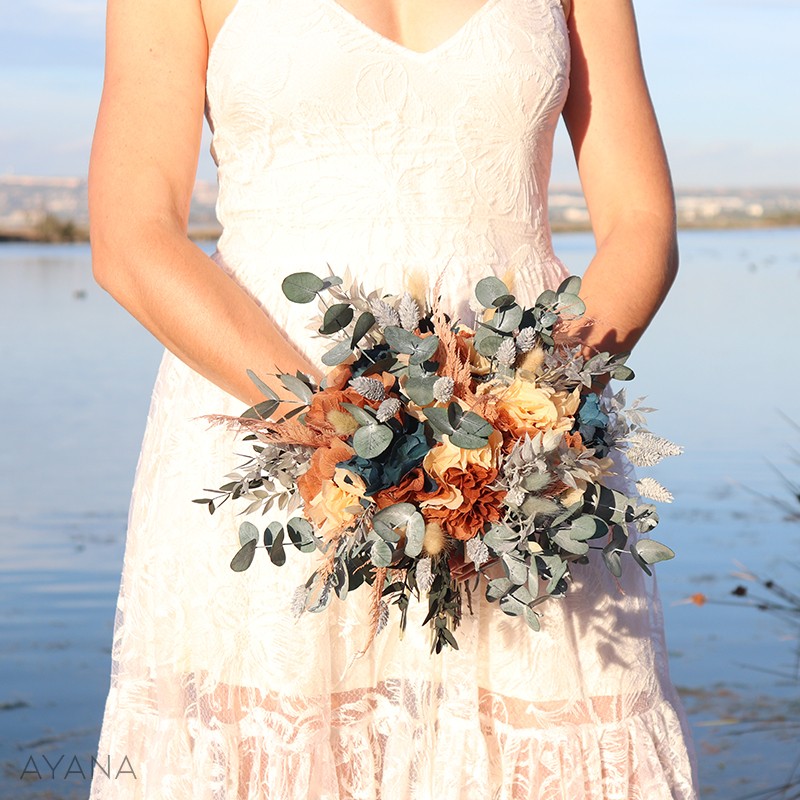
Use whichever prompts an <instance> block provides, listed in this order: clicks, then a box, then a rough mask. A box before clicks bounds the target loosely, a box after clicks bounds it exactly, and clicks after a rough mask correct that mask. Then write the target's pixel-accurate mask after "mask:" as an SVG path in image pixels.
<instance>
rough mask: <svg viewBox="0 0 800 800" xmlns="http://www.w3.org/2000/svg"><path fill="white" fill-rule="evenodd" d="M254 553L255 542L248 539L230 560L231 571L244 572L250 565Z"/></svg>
mask: <svg viewBox="0 0 800 800" xmlns="http://www.w3.org/2000/svg"><path fill="white" fill-rule="evenodd" d="M255 552H256V540H255V539H250V540H249V541H248V542H245V544H243V545H242V547H241V549H240V550H239V552H238V553H237V554H236V555H235V556H234V557H233V559H231V569H232V570H233V571H234V572H244V571H245V570H246V569H247V568H248V567H249V566H250V565H251V564H252V563H253V556H254V555H255Z"/></svg>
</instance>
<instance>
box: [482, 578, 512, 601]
mask: <svg viewBox="0 0 800 800" xmlns="http://www.w3.org/2000/svg"><path fill="white" fill-rule="evenodd" d="M513 588H514V584H513V583H511V581H510V580H509V579H508V578H492V579H491V580H490V581H489V585H488V586H487V587H486V599H487V600H489V601H492V600H499V599H500V598H501V597H505V596H506V595H507V594H508V593H509V592H510V591H511V590H512V589H513Z"/></svg>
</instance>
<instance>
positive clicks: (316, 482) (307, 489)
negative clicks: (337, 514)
mask: <svg viewBox="0 0 800 800" xmlns="http://www.w3.org/2000/svg"><path fill="white" fill-rule="evenodd" d="M353 455H355V451H354V450H353V448H352V447H350V445H348V444H345V443H344V442H343V441H342V440H341V439H331V443H330V445H329V446H328V447H320V448H319V449H317V450H315V451H314V455H313V456H311V461H310V462H309V467H308V469H307V470H306V471H305V472H304V473H303V474H302V475H301V476H300V477H299V478H298V479H297V488H298V490H299V491H300V496H301V497H302V498H303V502H304V503H305V504H306V505H310V504H311V502H312V501H313V500H314V498H315V497H316V496H317V495H318V494H319V493H320V492H321V491H322V486H323V484H324V483H325V481H330V480H332V479H333V475H334V473H335V472H336V465H337V464H338V463H339V462H340V461H347V459H348V458H351V457H352V456H353Z"/></svg>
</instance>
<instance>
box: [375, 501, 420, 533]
mask: <svg viewBox="0 0 800 800" xmlns="http://www.w3.org/2000/svg"><path fill="white" fill-rule="evenodd" d="M416 513H417V507H416V506H414V505H412V504H411V503H395V504H394V505H392V506H386V508H382V509H381V510H380V511H378V512H377V513H376V514H375V516H374V517H373V518H372V521H373V522H374V521H375V520H376V519H378V520H381V521H382V522H384V523H386V524H387V525H391V526H392V527H393V528H399V527H401V526H402V525H405V524H406V523H407V522H408V521H409V520H410V519H411V517H413V516H414V514H416Z"/></svg>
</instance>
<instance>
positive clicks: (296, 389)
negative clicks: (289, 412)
mask: <svg viewBox="0 0 800 800" xmlns="http://www.w3.org/2000/svg"><path fill="white" fill-rule="evenodd" d="M278 377H279V378H280V379H281V383H282V384H283V385H284V386H285V387H286V388H287V389H288V390H289V391H290V392H291V393H292V394H293V395H294V396H295V397H296V398H297V399H298V400H300V401H301V402H302V403H305V405H308V404H309V403H310V402H311V399H312V398H313V396H314V395H313V392H312V391H311V387H310V386H309V385H308V384H307V383H305V382H304V381H301V380H300V378H295V376H294V375H279V376H278Z"/></svg>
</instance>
